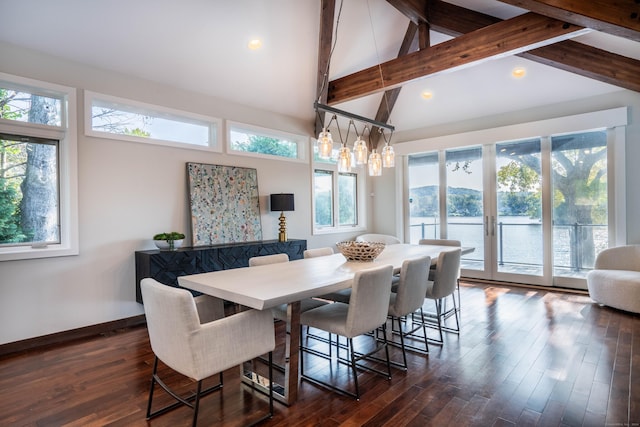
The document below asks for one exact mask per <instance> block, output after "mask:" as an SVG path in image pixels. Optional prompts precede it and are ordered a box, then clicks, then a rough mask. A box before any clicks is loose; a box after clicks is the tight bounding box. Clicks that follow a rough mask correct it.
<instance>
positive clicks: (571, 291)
mask: <svg viewBox="0 0 640 427" xmlns="http://www.w3.org/2000/svg"><path fill="white" fill-rule="evenodd" d="M460 282H464V283H469V284H474V283H476V284H479V285H494V286H512V287H516V288H529V289H537V290H542V291H550V292H565V293H569V294H578V295H589V291H585V290H582V289H573V288H561V287H558V286H544V285H529V284H526V283H516V282H503V281H499V280H490V279H476V278H470V277H461V278H460Z"/></svg>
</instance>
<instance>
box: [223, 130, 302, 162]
mask: <svg viewBox="0 0 640 427" xmlns="http://www.w3.org/2000/svg"><path fill="white" fill-rule="evenodd" d="M233 146H234V148H235V149H236V150H240V151H246V152H249V153H261V154H270V155H272V156H280V157H289V158H293V159H295V158H297V157H298V146H297V145H296V144H295V143H292V142H288V141H283V140H282V139H279V138H269V137H266V136H260V135H249V140H248V141H245V142H241V141H234V142H233Z"/></svg>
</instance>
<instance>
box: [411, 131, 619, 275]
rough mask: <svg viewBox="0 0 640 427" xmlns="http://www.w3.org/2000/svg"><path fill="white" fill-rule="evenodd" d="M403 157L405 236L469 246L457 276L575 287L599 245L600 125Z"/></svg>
mask: <svg viewBox="0 0 640 427" xmlns="http://www.w3.org/2000/svg"><path fill="white" fill-rule="evenodd" d="M408 164H409V207H410V209H409V212H410V227H409V230H410V241H411V243H418V241H419V239H420V238H430V239H432V238H448V239H456V240H460V241H461V242H462V245H463V246H472V247H474V248H475V251H474V252H473V253H472V254H469V255H467V256H465V257H464V258H463V261H462V268H463V274H464V275H465V276H467V277H476V278H483V279H491V280H504V281H513V282H520V283H529V284H544V285H550V284H557V283H562V285H563V286H569V287H584V281H582V280H580V279H584V277H586V273H588V271H589V270H590V269H591V268H593V263H594V260H595V257H596V255H597V253H598V252H600V251H601V250H602V249H604V248H606V247H607V246H608V241H609V234H608V233H609V232H608V230H609V218H608V214H607V206H608V185H607V132H606V131H604V130H602V131H592V132H583V133H573V134H567V135H559V136H553V137H545V138H535V139H529V140H519V141H506V142H498V143H495V144H491V145H484V146H472V147H464V148H456V149H448V150H441V151H438V152H432V153H423V154H418V155H411V156H409V163H408ZM572 279H577V280H574V282H571V280H572Z"/></svg>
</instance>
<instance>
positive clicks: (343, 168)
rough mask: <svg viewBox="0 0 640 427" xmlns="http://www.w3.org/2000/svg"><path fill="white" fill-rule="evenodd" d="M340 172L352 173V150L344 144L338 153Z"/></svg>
mask: <svg viewBox="0 0 640 427" xmlns="http://www.w3.org/2000/svg"><path fill="white" fill-rule="evenodd" d="M338 172H351V150H349V147H347V144H342V148H340V151H339V152H338Z"/></svg>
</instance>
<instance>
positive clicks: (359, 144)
mask: <svg viewBox="0 0 640 427" xmlns="http://www.w3.org/2000/svg"><path fill="white" fill-rule="evenodd" d="M367 151H368V150H367V144H366V143H365V142H364V141H363V140H362V138H360V137H358V139H356V142H355V144H354V145H353V154H354V155H355V156H356V165H366V164H367Z"/></svg>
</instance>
